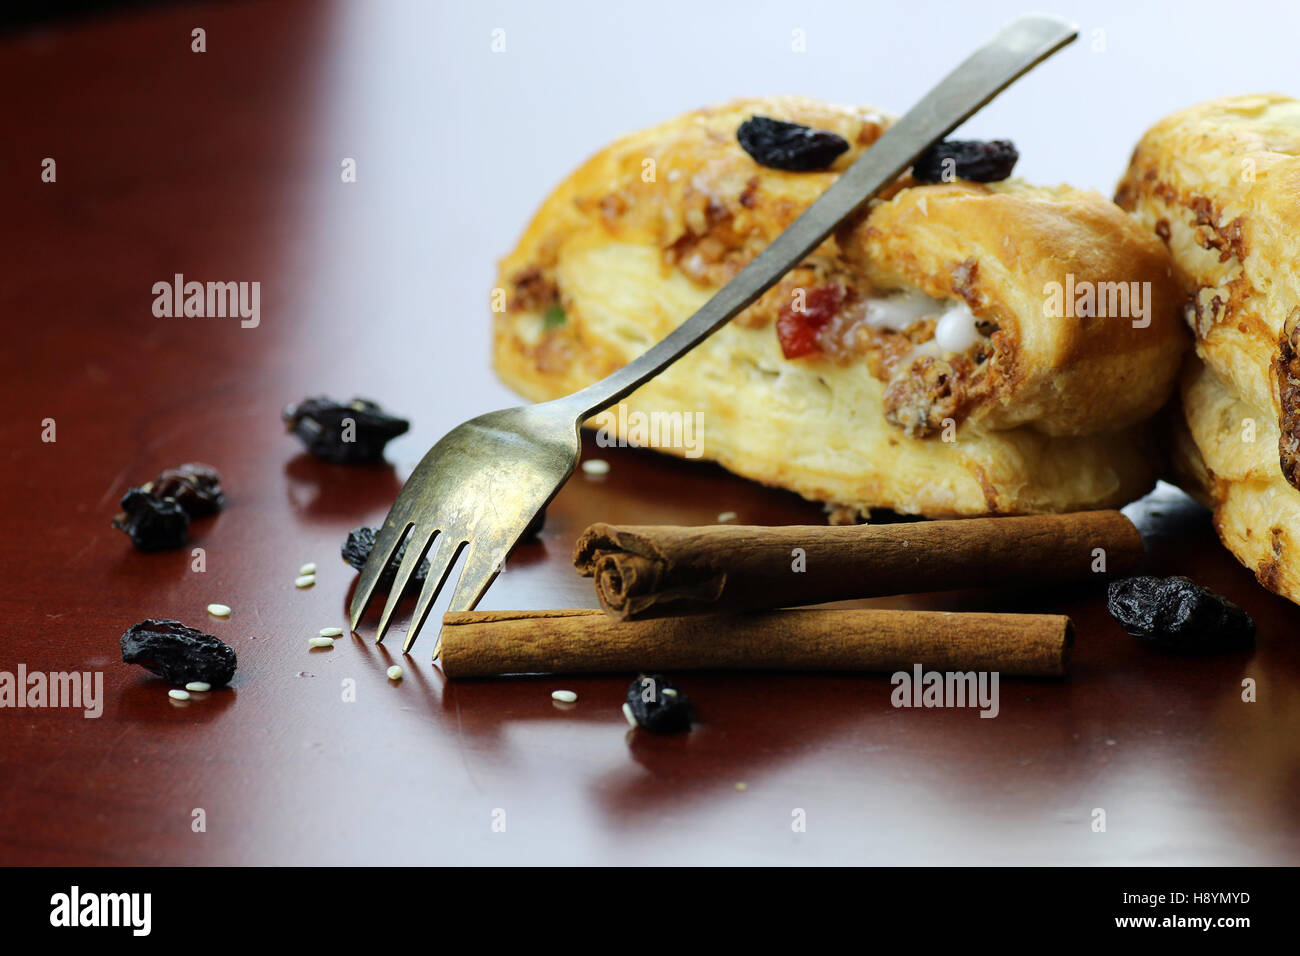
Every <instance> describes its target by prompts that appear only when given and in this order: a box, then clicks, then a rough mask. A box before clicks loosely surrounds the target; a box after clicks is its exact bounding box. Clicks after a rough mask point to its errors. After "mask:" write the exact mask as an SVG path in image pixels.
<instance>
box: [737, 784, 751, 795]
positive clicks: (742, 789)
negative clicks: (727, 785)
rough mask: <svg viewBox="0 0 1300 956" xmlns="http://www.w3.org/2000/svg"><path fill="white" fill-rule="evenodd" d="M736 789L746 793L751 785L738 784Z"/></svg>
mask: <svg viewBox="0 0 1300 956" xmlns="http://www.w3.org/2000/svg"><path fill="white" fill-rule="evenodd" d="M736 789H737V790H739V791H741V792H742V793H743V792H744V791H746V790H748V789H749V784H747V783H738V784H736Z"/></svg>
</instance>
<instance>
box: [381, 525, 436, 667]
mask: <svg viewBox="0 0 1300 956" xmlns="http://www.w3.org/2000/svg"><path fill="white" fill-rule="evenodd" d="M433 534H434V532H431V531H419V530H415V531H412V532H411V536H410V538H408V539H407V541H406V553H405V554H403V555H402V563H401V565H400V566H399V567H398V569H397V576H396V577H394V578H393V587H392V589H391V590H390V591H389V592H388V600H387V601H385V602H384V613H383V614H381V615H380V616H379V630H377V631H376V632H375V643H376V644H382V643H383V642H384V635H385V634H387V633H388V625H389V622H390V621H391V620H392V617H393V612H394V611H396V610H397V605H398V604H399V603H400V602H401V600H402V595H403V594H404V593H405V591H406V585H407V584H409V583H410V581H411V575H413V574H415V569H416V568H418V567H419V566H420V562H421V561H422V560H423V559H424V552H425V551H427V550H428V548H429V542H430V541H432V540H433Z"/></svg>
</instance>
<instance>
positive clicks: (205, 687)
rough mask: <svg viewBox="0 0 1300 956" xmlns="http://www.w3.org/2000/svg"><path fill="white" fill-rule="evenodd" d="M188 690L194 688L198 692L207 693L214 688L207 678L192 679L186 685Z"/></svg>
mask: <svg viewBox="0 0 1300 956" xmlns="http://www.w3.org/2000/svg"><path fill="white" fill-rule="evenodd" d="M185 689H186V690H192V691H194V692H195V693H198V694H206V693H207V692H208V691H210V690H212V685H211V684H209V683H208V682H207V681H205V680H192V681H190V682H189V683H188V684H186V685H185Z"/></svg>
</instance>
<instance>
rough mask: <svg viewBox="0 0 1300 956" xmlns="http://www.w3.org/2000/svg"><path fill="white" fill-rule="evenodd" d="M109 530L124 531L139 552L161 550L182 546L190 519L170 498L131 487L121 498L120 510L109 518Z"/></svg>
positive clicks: (186, 535) (187, 532) (188, 528)
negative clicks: (111, 525) (110, 527)
mask: <svg viewBox="0 0 1300 956" xmlns="http://www.w3.org/2000/svg"><path fill="white" fill-rule="evenodd" d="M113 527H114V528H117V529H118V530H120V531H124V532H126V533H127V534H128V535H129V536H130V538H131V543H132V544H134V545H135V546H136V549H137V550H139V551H165V550H166V549H168V548H179V547H181V546H182V545H183V544H185V541H186V538H187V537H188V534H189V530H190V516H189V515H188V514H186V513H185V509H184V508H182V507H181V506H180V505H179V504H178V503H177V502H176V501H175V500H173V499H171V498H159V497H157V496H156V495H153V494H151V493H150V492H148V491H145V490H144V489H143V488H132V489H131V490H130V491H128V492H127V493H126V494H125V495H123V496H122V511H121V513H120V514H118V515H117V516H115V517H114V518H113Z"/></svg>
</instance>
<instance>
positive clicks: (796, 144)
mask: <svg viewBox="0 0 1300 956" xmlns="http://www.w3.org/2000/svg"><path fill="white" fill-rule="evenodd" d="M736 139H738V140H739V141H740V146H741V148H742V149H744V151H745V152H747V153H749V155H750V156H752V157H753V158H754V162H756V163H758V164H759V165H760V166H767V167H769V168H771V169H784V170H787V171H789V172H795V173H806V172H811V171H813V170H817V169H826V168H827V167H828V166H830V164H831V163H833V162H835V159H836V157H838V156H839V155H840V153H842V152H844V151H845V150H846V149H848V148H849V144H848V141H847V140H845V139H844V137H842V136H838V135H836V134H835V133H832V132H830V131H829V130H824V129H812V128H811V127H808V126H800V125H799V124H798V123H785V122H782V121H781V120H774V119H770V118H769V117H766V116H751V117H750V118H749V119H747V120H745V122H743V123H741V124H740V129H738V130H736Z"/></svg>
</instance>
